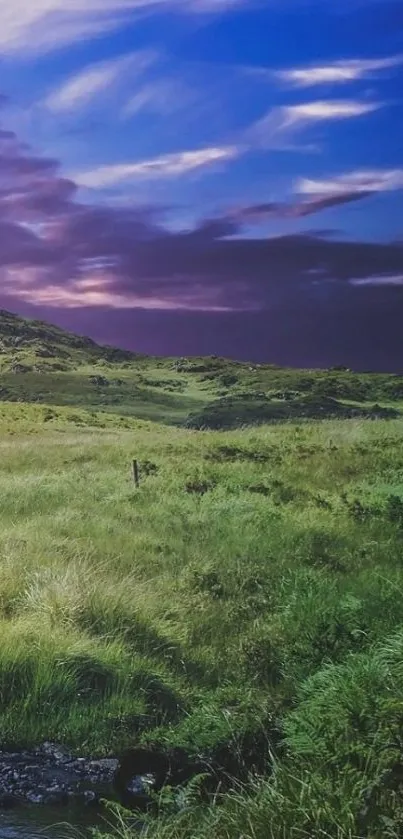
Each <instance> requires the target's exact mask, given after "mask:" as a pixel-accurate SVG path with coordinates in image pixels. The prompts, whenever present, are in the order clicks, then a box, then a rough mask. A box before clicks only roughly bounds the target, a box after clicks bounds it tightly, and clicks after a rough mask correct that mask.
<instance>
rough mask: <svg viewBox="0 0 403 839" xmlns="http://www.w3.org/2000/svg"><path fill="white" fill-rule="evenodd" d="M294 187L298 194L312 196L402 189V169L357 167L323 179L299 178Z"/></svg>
mask: <svg viewBox="0 0 403 839" xmlns="http://www.w3.org/2000/svg"><path fill="white" fill-rule="evenodd" d="M296 188H297V191H298V192H299V193H300V194H302V195H312V196H327V195H341V196H342V195H344V194H345V193H353V192H357V193H361V192H367V193H371V192H388V191H390V190H400V189H403V169H357V170H356V171H354V172H348V173H347V174H344V175H338V176H337V177H333V178H328V179H324V180H311V179H309V178H301V179H300V180H299V181H298V182H297V184H296Z"/></svg>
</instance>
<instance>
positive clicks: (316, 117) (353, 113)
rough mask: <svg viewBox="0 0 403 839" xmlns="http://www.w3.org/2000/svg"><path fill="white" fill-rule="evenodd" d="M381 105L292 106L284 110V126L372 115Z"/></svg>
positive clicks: (350, 102)
mask: <svg viewBox="0 0 403 839" xmlns="http://www.w3.org/2000/svg"><path fill="white" fill-rule="evenodd" d="M379 107H380V105H379V104H378V103H376V102H360V101H356V100H353V99H352V100H348V99H346V100H341V101H338V102H336V101H332V100H330V101H326V100H323V101H318V102H307V103H305V104H303V105H291V106H289V107H286V108H282V111H283V114H284V124H285V125H286V126H287V125H293V124H295V123H297V124H298V123H303V122H320V121H321V120H328V119H348V118H350V117H359V116H362V115H363V114H370V113H371V112H372V111H375V110H377V108H379Z"/></svg>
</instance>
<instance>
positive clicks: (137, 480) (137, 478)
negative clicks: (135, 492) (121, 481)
mask: <svg viewBox="0 0 403 839" xmlns="http://www.w3.org/2000/svg"><path fill="white" fill-rule="evenodd" d="M133 480H134V484H135V486H136V487H139V486H140V473H139V464H138V462H137V460H133Z"/></svg>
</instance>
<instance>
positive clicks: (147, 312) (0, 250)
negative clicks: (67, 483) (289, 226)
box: [0, 130, 403, 363]
mask: <svg viewBox="0 0 403 839" xmlns="http://www.w3.org/2000/svg"><path fill="white" fill-rule="evenodd" d="M372 191H373V190H371V194H372ZM366 194H367V193H365V191H357V189H356V185H355V186H354V188H353V190H352V191H350V193H348V192H347V191H346V190H344V191H342V192H341V193H340V194H339V193H337V192H336V193H334V194H330V193H329V194H325V195H318V196H317V195H316V194H314V195H313V196H312V197H311V196H310V197H309V198H308V200H306V201H300V200H299V199H296V200H295V202H294V203H290V204H289V205H288V204H282V203H261V204H258V205H255V206H250V207H246V208H240V209H239V210H237V211H232V213H227V214H225V213H224V214H223V215H222V216H218V217H217V218H210V219H204V220H202V221H201V222H200V223H199V224H198V225H196V226H195V227H193V228H192V229H187V230H179V231H177V230H175V231H172V230H171V229H168V228H167V227H166V226H165V225H164V223H163V221H162V216H161V215H160V214H159V212H158V210H157V209H156V210H153V209H152V208H151V209H150V208H141V207H135V206H133V207H127V206H126V207H113V206H100V205H90V204H85V203H82V202H80V201H79V200H78V197H77V189H76V184H75V183H74V181H72V180H69V179H66V178H64V177H62V176H61V174H60V168H59V166H58V162H57V161H56V160H54V159H52V158H41V157H38V156H36V155H35V154H33V153H32V152H31V151H30V150H29V149H27V148H26V147H25V146H23V145H22V144H19V143H18V140H17V138H16V136H15V135H14V134H13V133H12V132H8V131H4V130H3V131H2V132H1V134H0V279H1V283H2V301H1V302H2V305H3V306H4V305H5V306H8V307H9V308H17V309H18V310H20V311H27V312H32V311H35V312H37V313H45V314H48V313H50V314H49V316H50V317H51V319H56V320H58V321H59V322H60V321H61V320H64V321H65V325H71V322H70V321H68V316H67V315H63V311H64V312H68V311H71V312H72V313H74V318H75V319H76V320H75V323H76V324H77V325H78V324H79V323H80V322H83V323H84V322H88V323H90V324H92V326H91V330H90V331H91V332H92V334H95V337H101V338H102V336H101V335H98V334H96V333H97V330H98V329H101V326H99V327H97V326H96V325H94V324H95V319H99V320H97V321H96V323H99V324H101V325H102V324H105V322H107V324H109V317H111V321H110V323H111V324H112V323H114V324H116V332H115V333H114V334H115V338H114V340H116V343H120V342H121V340H123V339H122V336H121V334H120V331H119V328H118V325H117V324H118V318H119V317H121V318H122V322H125V323H126V322H127V318H128V315H127V312H129V311H130V312H131V313H132V315H131V317H132V318H133V323H136V322H137V323H138V318H139V317H140V315H139V312H140V311H142V313H143V316H144V318H145V319H146V320H145V321H144V323H151V322H152V321H150V318H152V317H155V318H157V321H158V319H159V320H160V322H161V323H162V322H164V323H165V324H167V323H168V321H167V318H170V320H169V323H171V324H173V323H174V322H175V323H176V324H178V323H181V324H182V328H183V336H186V335H188V337H187V338H186V339H185V337H184V338H183V344H182V346H183V345H186V346H189V347H190V346H194V345H193V344H192V338H191V334H190V333H188V330H187V328H185V327H184V326H183V324H184V321H183V317H184V315H185V313H186V317H189V318H190V319H191V320H190V322H193V323H195V324H200V323H201V321H200V318H204V323H205V324H207V323H209V324H210V325H211V324H212V323H216V324H218V323H220V324H221V325H222V326H223V328H224V333H223V339H222V341H221V343H220V342H219V341H218V340H217V339H216V338H214V340H213V341H212V344H211V345H210V350H209V351H210V352H211V351H213V349H212V348H213V347H217V349H220V348H221V351H223V350H225V352H230V354H235V348H234V347H233V348H232V350H231V342H230V339H229V337H228V335H229V333H228V335H227V332H228V330H229V328H230V327H229V324H230V323H232V325H233V328H235V326H236V329H238V327H239V329H241V324H242V320H240V318H241V317H242V318H244V319H246V320H245V322H248V323H252V322H254V323H256V324H258V325H259V330H260V331H259V330H258V331H259V334H260V335H261V344H260V346H261V353H263V347H264V342H263V339H262V334H263V325H262V324H263V322H264V323H265V324H266V328H267V329H269V330H270V333H271V335H272V338H273V340H274V337H273V336H277V338H278V342H279V343H277V347H281V346H283V347H284V345H285V344H284V342H285V341H286V332H287V330H289V332H288V334H289V335H290V336H291V335H292V336H293V337H292V342H293V345H294V349H295V347H296V346H301V342H303V341H307V347H311V349H310V350H309V352H308V350H306V352H305V355H302V356H301V363H308V358H310V357H311V356H310V353H311V355H312V353H313V354H314V348H313V345H312V340H313V336H316V338H315V340H316V341H317V342H318V341H319V340H320V336H321V335H322V331H321V330H322V329H323V328H324V326H323V325H324V324H327V327H326V328H327V329H328V331H329V330H330V331H329V334H330V335H331V334H333V333H334V328H335V327H334V326H333V327H332V328H330V326H329V323H330V321H331V318H336V322H337V324H338V327H337V329H338V330H345V329H346V330H347V333H346V334H347V335H350V334H351V336H352V335H353V331H354V330H353V328H352V323H351V318H352V314H354V318H355V334H360V333H362V334H363V335H364V336H366V335H367V336H368V335H369V334H373V330H374V324H375V323H376V322H377V319H378V314H379V312H381V314H382V322H383V323H385V324H386V323H387V324H388V328H387V331H388V337H387V343H388V346H389V347H390V346H391V342H392V344H393V341H395V340H396V341H397V340H400V338H399V339H398V338H397V337H396V339H395V338H394V337H393V336H394V335H395V332H394V330H395V328H396V329H397V322H398V321H399V335H400V322H401V315H402V298H401V287H400V284H399V283H397V282H396V281H393V282H392V281H391V280H390V278H396V277H399V278H400V277H401V276H402V275H403V244H399V243H390V244H381V243H369V242H351V241H343V240H342V239H340V238H337V239H336V238H334V237H333V238H329V237H324V236H323V235H322V236H321V235H320V234H317V235H315V234H312V235H296V234H290V235H287V236H282V237H279V236H277V237H274V238H268V239H267V238H266V239H262V238H256V237H255V238H246V237H245V235H244V225H245V223H250V222H251V221H259V220H261V218H262V217H266V216H270V215H273V216H275V217H281V216H287V217H288V218H290V217H298V216H302V215H309V214H313V213H316V212H319V211H321V210H324V209H326V208H327V207H331V206H335V205H337V204H340V203H344V202H346V201H353V200H358V199H360V198H363V197H365V195H366ZM371 278H372V280H371ZM374 278H375V279H374ZM387 278H389V282H388V281H387ZM399 295H400V296H399ZM153 312H154V313H155V315H152V313H153ZM181 312H183V313H184V315H183V316H181V314H180V313H181ZM97 313H98V314H97ZM107 313H108V314H107ZM113 313H115V314H113ZM125 313H126V314H125ZM398 313H399V318H398V317H397V315H398ZM72 316H73V315H72ZM387 317H389V318H390V320H389V321H388V319H387ZM66 318H67V321H66ZM206 318H212V319H213V320H210V321H208V320H206ZM217 319H219V320H217ZM380 322H381V321H380ZM77 325H76V328H77ZM234 325H235V326H234ZM102 328H103V327H102ZM108 328H109V327H108ZM166 328H167V329H168V327H166ZM206 329H207V326H206ZM209 329H210V326H209V327H208V330H209ZM225 330H227V332H226V331H225ZM332 330H333V333H332ZM349 330H350V331H349ZM85 331H87V329H85ZM101 331H102V330H101ZM252 331H253V329H252ZM143 332H144V328H143ZM168 332H169V330H168ZM108 334H109V333H108V330H106V333H105V334H104V340H106V339H107V336H108ZM137 334H141V329H140V331H139V332H136V335H137ZM167 334H168V333H167ZM194 334H196V333H194ZM197 334H198V335H199V344H198V346H199V347H200V348H203V350H205V351H208V349H207V347H204V343H203V342H204V339H202V338H201V337H200V331H199V332H197ZM232 334H234V332H232ZM170 335H171V337H170V339H169V341H168V345H166V346H164V347H162V346H161V347H159V346H158V347H157V346H154V351H156V350H158V349H159V350H160V351H162V350H164V351H167V350H169V348H170V347H175V348H176V349H177V350H178V351H180V347H179V343H180V342H179V343H178V341H179V337H175V335H174V332H172V331H171V332H170ZM225 335H227V338H226V337H225ZM322 337H323V336H322ZM238 338H239V335H238ZM147 340H148V339H147ZM147 340H146V339H145V338H144V343H145V344H147ZM155 340H156V341H157V339H155ZM159 340H160V339H159V338H158V341H159ZM270 340H272V339H270ZM349 340H350V339H349V338H347V339H346V341H347V344H346V346H347V347H348V344H349ZM351 340H352V338H351ZM354 340H355V339H354ZM136 341H137V338H136ZM136 341H134V339H133V342H132V346H133V347H136V346H137V348H139V349H140V348H141V347H140V346H139V345H138V344H137V343H136ZM158 341H157V343H158ZM365 341H366V342H367V343H368V338H365ZM124 342H125V343H126V344H128V343H129V338H128V337H127V336H126V338H125V341H124ZM269 343H270V342H269ZM353 343H354V342H353ZM237 346H238V348H239V350H238V351H237V353H236V354H238V353H241V354H242V353H243V351H242V340H241V339H240V340H239V341H238V344H237ZM251 346H253V341H252V344H251ZM354 346H355V350H354V352H356V353H357V352H358V350H357V347H356V344H354ZM393 346H394V344H393ZM175 351H176V350H175ZM329 351H330V350H329ZM351 351H352V350H351ZM264 352H266V350H265V351H264ZM343 352H344V350H343ZM256 353H257V349H256ZM332 353H336V347H335V346H334V347H333V349H332ZM243 354H246V349H245V351H244V353H243ZM266 357H267V358H268V357H269V356H268V355H266ZM312 357H313V356H312ZM339 357H340V356H339ZM283 360H286V354H285V355H284V357H283ZM294 362H295V358H294Z"/></svg>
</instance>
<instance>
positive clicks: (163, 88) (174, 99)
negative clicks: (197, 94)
mask: <svg viewBox="0 0 403 839" xmlns="http://www.w3.org/2000/svg"><path fill="white" fill-rule="evenodd" d="M193 98H194V94H192V93H191V92H190V90H188V89H187V87H186V86H185V85H184V84H183V82H180V81H175V80H169V79H163V80H161V81H156V82H149V83H148V84H145V85H144V86H143V87H142V88H140V89H139V90H138V91H137V93H135V94H134V95H133V96H131V97H130V99H129V101H128V102H127V103H126V105H125V106H124V108H123V109H122V116H123V117H132V116H135V114H138V113H140V111H143V110H148V111H153V112H154V113H157V114H164V115H166V114H172V113H175V111H178V110H179V109H181V108H183V107H185V106H186V105H187V104H190V103H191V102H192V100H193Z"/></svg>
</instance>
